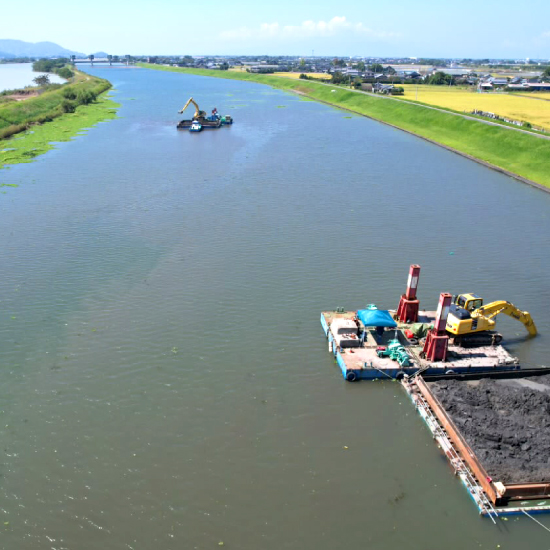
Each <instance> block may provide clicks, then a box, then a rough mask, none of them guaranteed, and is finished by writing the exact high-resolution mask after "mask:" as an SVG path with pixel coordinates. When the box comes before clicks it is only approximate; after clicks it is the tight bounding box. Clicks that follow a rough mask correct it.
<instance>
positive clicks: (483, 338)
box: [449, 331, 502, 348]
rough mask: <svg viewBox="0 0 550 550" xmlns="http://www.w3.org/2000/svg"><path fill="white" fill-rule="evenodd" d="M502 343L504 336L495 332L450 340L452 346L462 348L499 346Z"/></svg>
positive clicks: (462, 336)
mask: <svg viewBox="0 0 550 550" xmlns="http://www.w3.org/2000/svg"><path fill="white" fill-rule="evenodd" d="M501 342H502V334H500V333H498V332H494V331H485V332H477V333H476V332H474V333H472V334H462V335H460V336H454V337H452V338H451V339H450V342H449V343H450V344H451V345H455V346H460V347H462V348H479V347H482V346H498V344H500V343H501Z"/></svg>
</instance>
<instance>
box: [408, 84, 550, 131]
mask: <svg viewBox="0 0 550 550" xmlns="http://www.w3.org/2000/svg"><path fill="white" fill-rule="evenodd" d="M400 86H403V88H404V89H405V95H404V96H403V98H404V99H408V100H412V101H419V102H421V103H425V104H427V105H434V106H436V107H444V108H446V109H452V110H453V111H459V112H468V113H470V112H471V111H473V110H474V109H479V110H482V111H488V112H490V113H495V114H497V115H499V116H502V117H506V118H510V119H512V120H524V121H527V122H530V123H531V124H533V126H540V127H542V128H545V129H546V130H550V102H548V103H546V102H544V101H539V100H536V99H533V98H535V97H544V94H536V95H535V94H533V98H530V97H527V96H526V95H521V96H520V95H515V94H506V93H482V94H480V93H478V92H477V91H475V89H474V90H472V89H471V88H457V87H449V86H425V85H421V86H416V85H415V84H403V85H401V84H400ZM417 90H418V91H417ZM530 95H531V94H530ZM546 98H548V99H550V94H547V95H546Z"/></svg>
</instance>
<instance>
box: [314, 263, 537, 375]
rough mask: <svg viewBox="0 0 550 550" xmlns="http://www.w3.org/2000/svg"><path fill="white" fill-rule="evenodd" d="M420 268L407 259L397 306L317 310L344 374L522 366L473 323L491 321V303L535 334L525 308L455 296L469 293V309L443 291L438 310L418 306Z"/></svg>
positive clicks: (486, 370)
mask: <svg viewBox="0 0 550 550" xmlns="http://www.w3.org/2000/svg"><path fill="white" fill-rule="evenodd" d="M419 273H420V266H418V265H412V266H411V268H410V272H409V280H408V285H407V291H406V293H405V294H403V295H402V296H401V300H400V303H399V307H398V308H397V310H379V309H378V308H377V307H376V306H374V305H369V306H367V308H366V309H364V310H359V311H345V310H344V309H343V308H338V309H337V310H336V311H324V312H322V313H321V326H322V327H323V331H324V332H325V336H326V337H327V341H328V349H329V351H330V352H331V353H332V354H333V355H334V357H335V359H336V362H337V364H338V366H339V367H340V370H341V371H342V375H343V377H344V378H345V379H346V380H348V381H350V382H354V381H356V380H376V379H380V378H395V379H398V380H400V379H402V378H404V377H405V376H411V375H413V374H416V373H422V374H426V375H437V374H448V375H453V374H467V373H477V374H489V373H491V372H498V371H515V370H520V369H521V366H520V364H519V360H518V359H517V358H515V357H513V356H512V355H510V353H509V352H508V351H507V350H506V349H505V348H504V347H503V346H502V345H500V341H501V339H502V336H501V335H500V334H498V333H496V332H494V331H492V330H481V331H476V329H477V328H478V327H481V328H486V327H491V328H492V327H493V326H494V320H493V319H492V317H491V318H489V317H487V316H486V315H485V314H484V312H486V311H487V308H490V310H491V312H492V313H491V315H493V316H494V315H496V314H498V313H501V312H504V313H508V314H509V315H512V316H513V317H515V318H518V319H519V316H520V314H521V315H523V318H522V319H520V320H522V322H524V324H525V326H526V327H527V328H528V330H529V331H530V333H531V334H536V327H535V325H534V323H533V321H532V319H531V317H530V315H529V314H528V312H519V310H518V309H517V308H515V306H513V305H512V304H510V303H509V302H494V303H493V304H497V305H498V308H500V309H498V308H497V307H496V306H493V304H489V305H488V306H483V301H482V299H481V298H479V297H477V296H476V295H474V294H468V295H459V296H458V297H455V302H459V303H460V300H461V299H463V297H464V296H466V297H473V298H471V302H472V306H471V307H472V308H473V307H474V306H475V305H476V304H479V305H478V307H477V309H475V310H474V309H472V310H471V311H468V310H467V309H464V308H461V307H459V306H458V305H456V303H453V300H452V296H451V295H450V294H448V293H442V294H441V295H440V299H439V306H438V309H437V311H422V310H420V309H419V300H418V299H417V297H416V290H417V286H418V278H419ZM474 302H475V303H474ZM469 303H470V302H468V304H469ZM506 308H508V309H506ZM516 312H519V313H518V314H517V315H516ZM466 317H467V318H466ZM472 327H474V328H473V329H472ZM449 331H451V332H449ZM452 331H454V332H452ZM466 333H469V334H466ZM480 343H481V344H484V345H479V344H480ZM465 345H467V346H471V347H465Z"/></svg>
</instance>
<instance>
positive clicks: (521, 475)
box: [429, 375, 550, 484]
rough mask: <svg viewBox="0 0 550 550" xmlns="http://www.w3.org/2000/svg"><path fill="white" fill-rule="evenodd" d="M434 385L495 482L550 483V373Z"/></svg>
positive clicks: (436, 393) (449, 412)
mask: <svg viewBox="0 0 550 550" xmlns="http://www.w3.org/2000/svg"><path fill="white" fill-rule="evenodd" d="M429 387H430V389H431V390H432V392H433V393H434V394H435V395H436V397H437V398H438V399H439V401H440V402H441V404H442V405H443V407H444V408H445V410H446V411H447V413H448V414H449V416H450V417H451V418H452V420H453V422H454V423H455V424H456V426H457V427H458V429H459V431H460V432H461V434H462V435H463V436H464V438H465V439H466V441H467V442H468V444H469V445H470V447H471V448H472V449H473V451H474V452H475V454H476V455H477V457H478V458H479V460H480V461H481V463H482V464H483V466H484V467H485V470H486V471H487V473H488V474H489V475H490V476H491V477H492V478H493V480H494V481H501V482H502V483H504V484H507V483H539V482H542V481H550V375H545V376H534V377H530V378H520V379H510V380H490V379H483V380H479V381H475V382H474V381H469V382H464V381H460V380H444V381H439V382H431V383H430V384H429Z"/></svg>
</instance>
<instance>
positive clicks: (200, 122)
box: [176, 97, 233, 132]
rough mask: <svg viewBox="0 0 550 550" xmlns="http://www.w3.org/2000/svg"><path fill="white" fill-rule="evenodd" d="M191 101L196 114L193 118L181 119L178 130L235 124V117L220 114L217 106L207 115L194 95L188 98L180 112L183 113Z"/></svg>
mask: <svg viewBox="0 0 550 550" xmlns="http://www.w3.org/2000/svg"><path fill="white" fill-rule="evenodd" d="M191 103H192V104H193V105H194V106H195V114H194V115H193V118H191V119H184V120H180V121H179V122H178V124H177V126H176V128H177V129H178V130H190V131H192V132H200V131H201V130H205V129H215V128H221V127H222V126H229V125H231V124H233V118H232V117H231V116H229V115H225V116H220V115H219V114H218V110H217V109H216V108H214V109H213V110H212V114H211V115H210V116H206V112H205V111H201V110H200V109H199V106H198V104H197V102H196V101H195V100H194V99H193V98H192V97H190V98H189V99H188V100H187V103H186V104H185V105H184V106H183V107H182V108H181V109H180V111H178V112H179V113H180V114H181V113H183V111H185V109H187V107H189V105H190V104H191Z"/></svg>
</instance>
